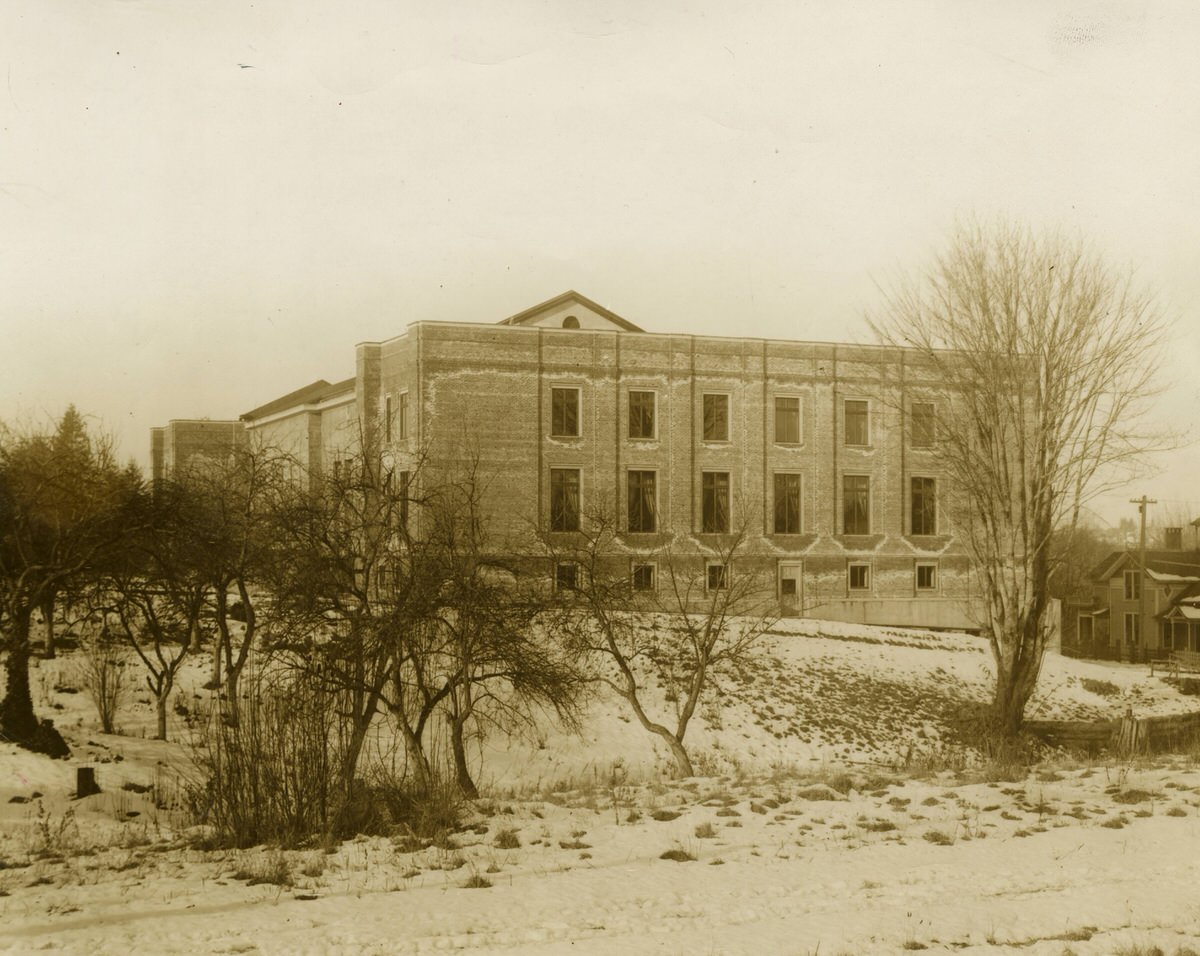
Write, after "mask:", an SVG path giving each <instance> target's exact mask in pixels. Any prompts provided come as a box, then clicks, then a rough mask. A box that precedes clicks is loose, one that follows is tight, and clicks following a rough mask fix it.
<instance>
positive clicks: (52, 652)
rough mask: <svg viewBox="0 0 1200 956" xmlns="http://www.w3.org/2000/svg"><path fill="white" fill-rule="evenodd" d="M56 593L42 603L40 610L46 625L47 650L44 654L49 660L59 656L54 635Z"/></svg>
mask: <svg viewBox="0 0 1200 956" xmlns="http://www.w3.org/2000/svg"><path fill="white" fill-rule="evenodd" d="M54 604H55V601H54V595H50V596H49V597H48V598H46V600H44V601H43V602H42V604H41V607H40V608H39V610H40V611H41V612H42V620H43V621H44V622H45V625H46V650H45V652H44V653H43V654H42V656H43V657H45V658H46V659H47V660H53V659H54V658H55V657H57V656H58V653H57V652H58V648H57V647H56V646H55V636H54Z"/></svg>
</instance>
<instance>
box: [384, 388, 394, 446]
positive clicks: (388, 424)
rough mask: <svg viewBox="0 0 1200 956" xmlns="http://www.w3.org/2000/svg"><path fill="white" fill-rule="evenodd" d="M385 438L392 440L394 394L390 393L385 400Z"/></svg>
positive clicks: (385, 439)
mask: <svg viewBox="0 0 1200 956" xmlns="http://www.w3.org/2000/svg"><path fill="white" fill-rule="evenodd" d="M383 439H384V441H391V440H392V396H391V395H388V396H387V397H386V398H385V399H384V400H383Z"/></svg>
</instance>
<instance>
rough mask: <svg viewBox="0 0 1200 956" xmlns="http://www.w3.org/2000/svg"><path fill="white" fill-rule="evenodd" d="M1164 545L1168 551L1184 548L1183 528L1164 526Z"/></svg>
mask: <svg viewBox="0 0 1200 956" xmlns="http://www.w3.org/2000/svg"><path fill="white" fill-rule="evenodd" d="M1163 547H1164V548H1166V550H1168V551H1182V550H1183V529H1182V528H1163Z"/></svg>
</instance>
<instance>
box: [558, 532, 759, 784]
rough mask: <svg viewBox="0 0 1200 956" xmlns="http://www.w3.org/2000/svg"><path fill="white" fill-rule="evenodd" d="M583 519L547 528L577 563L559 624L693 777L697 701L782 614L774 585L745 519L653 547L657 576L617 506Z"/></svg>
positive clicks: (682, 772)
mask: <svg viewBox="0 0 1200 956" xmlns="http://www.w3.org/2000/svg"><path fill="white" fill-rule="evenodd" d="M581 527H582V530H581V531H579V532H577V533H573V534H571V535H556V534H548V535H544V536H543V539H544V541H545V544H546V547H547V549H548V551H549V553H550V555H551V557H552V560H553V561H554V562H555V564H556V565H561V564H566V565H567V566H569V567H574V569H575V571H574V577H575V581H574V583H573V584H572V585H571V586H570V587H565V588H562V589H560V596H561V597H562V599H563V606H564V618H563V621H562V625H561V626H562V627H564V628H565V629H566V630H568V631H569V632H570V633H571V634H572V636H573V637H574V639H575V641H576V642H577V646H578V648H579V651H580V654H581V656H582V657H583V658H585V659H586V660H587V661H588V662H589V663H590V664H592V665H593V666H595V667H596V670H595V671H594V672H593V673H592V675H591V676H592V679H593V680H597V681H599V682H601V683H603V684H605V685H607V686H608V687H610V688H611V689H612V690H613V691H615V692H616V693H617V694H618V695H619V696H620V697H621V698H622V699H623V700H624V701H625V702H626V704H627V705H628V706H629V708H630V710H632V711H633V715H634V717H636V718H637V721H638V723H639V724H640V725H641V726H642V728H643V729H644V730H646V731H647V732H648V733H651V734H653V735H655V736H657V737H658V738H659V739H661V740H662V741H663V742H664V743H665V744H666V745H667V747H668V749H669V750H670V752H671V758H672V760H673V761H674V763H675V770H676V773H677V774H678V775H679V776H681V777H690V776H693V775H694V769H693V766H692V760H691V756H690V755H689V753H688V751H687V747H686V746H685V744H684V738H685V736H686V734H687V731H688V727H689V726H690V723H691V720H692V717H693V716H694V715H695V713H696V709H697V707H698V706H699V705H700V703H701V702H702V700H703V699H704V697H705V695H706V693H707V692H709V691H710V690H711V688H712V685H713V681H714V679H715V676H716V674H717V673H718V672H719V671H720V669H721V668H722V667H724V666H726V665H728V664H731V663H735V662H737V661H739V660H743V659H745V657H746V655H747V654H748V653H749V651H750V650H751V648H752V646H753V644H754V643H755V642H756V641H757V640H758V639H759V638H760V637H761V636H762V635H763V634H764V633H765V632H766V631H768V630H770V628H771V627H772V626H773V624H774V622H775V620H776V619H777V610H778V607H777V605H776V603H775V600H774V590H773V588H771V587H770V584H769V582H767V581H766V580H765V579H764V577H763V576H762V575H761V574H759V573H757V572H756V571H755V570H754V569H753V568H754V562H753V559H752V557H751V556H750V555H749V554H747V544H748V538H749V532H748V524H747V522H745V521H743V522H741V524H740V527H738V528H736V529H734V530H733V531H732V532H731V533H728V534H721V535H712V536H709V535H705V536H704V538H703V539H702V540H697V539H693V538H688V537H683V536H676V537H675V539H674V540H672V541H671V542H670V543H669V544H667V545H665V546H663V547H661V548H659V549H658V550H656V551H655V552H654V554H653V556H652V557H653V560H654V567H655V569H656V572H655V575H654V577H653V578H647V579H643V580H641V581H635V580H634V579H633V577H632V576H631V574H630V561H629V552H628V550H627V549H626V548H625V547H624V546H623V544H622V541H621V537H620V534H619V533H618V531H617V525H616V522H615V521H614V519H613V518H612V516H611V515H608V514H605V513H594V514H591V515H589V516H588V517H587V519H586V520H585V521H584V522H582V526H581ZM648 560H649V559H648ZM635 585H636V587H635ZM650 682H653V683H659V684H661V685H663V686H665V687H666V688H667V698H668V702H670V703H672V704H673V708H674V709H673V713H671V714H670V715H669V716H661V715H658V714H655V713H654V711H653V708H654V704H653V701H652V699H651V698H652V695H651V694H650V693H649V692H648V686H647V685H648V683H650Z"/></svg>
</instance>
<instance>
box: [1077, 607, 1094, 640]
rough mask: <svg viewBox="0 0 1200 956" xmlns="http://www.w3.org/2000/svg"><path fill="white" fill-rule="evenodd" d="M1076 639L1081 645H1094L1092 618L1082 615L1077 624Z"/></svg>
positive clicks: (1088, 615)
mask: <svg viewBox="0 0 1200 956" xmlns="http://www.w3.org/2000/svg"><path fill="white" fill-rule="evenodd" d="M1075 637H1076V640H1077V641H1078V642H1079V643H1080V644H1091V643H1092V616H1091V615H1090V614H1080V615H1079V617H1078V618H1077V619H1076V623H1075Z"/></svg>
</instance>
